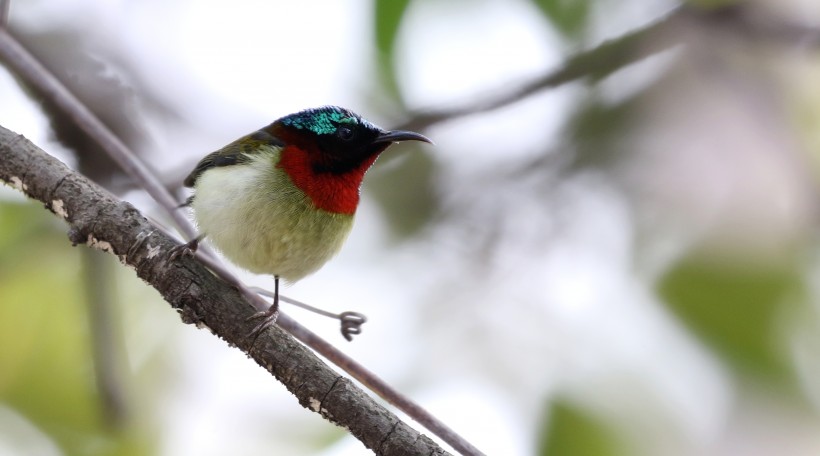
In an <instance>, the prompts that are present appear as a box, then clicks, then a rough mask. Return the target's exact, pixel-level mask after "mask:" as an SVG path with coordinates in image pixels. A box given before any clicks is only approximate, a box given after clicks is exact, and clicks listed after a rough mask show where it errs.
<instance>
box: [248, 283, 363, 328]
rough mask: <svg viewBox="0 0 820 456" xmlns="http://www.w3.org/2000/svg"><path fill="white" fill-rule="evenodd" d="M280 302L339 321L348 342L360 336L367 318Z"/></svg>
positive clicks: (265, 292)
mask: <svg viewBox="0 0 820 456" xmlns="http://www.w3.org/2000/svg"><path fill="white" fill-rule="evenodd" d="M250 289H251V291H254V292H256V293H259V294H260V295H262V296H267V297H269V298H272V297H273V296H274V294H273V293H271V292H270V291H268V290H265V289H263V288H259V287H251V288H250ZM282 300H283V301H284V302H286V303H288V304H292V305H294V306H296V307H301V308H303V309H305V310H308V311H310V312H313V313H315V314H317V315H321V316H323V317H328V318H333V319H335V320H339V321H340V322H341V324H342V325H341V330H342V336H344V338H345V339H347V340H348V341H352V340H353V336H355V335H357V334H361V333H362V325H364V324H365V323H366V322H367V317H366V316H365V315H364V314H361V313H359V312H351V311H345V312H342V313H339V314H335V313H333V312H328V311H326V310H323V309H320V308H318V307H314V306H311V305H309V304H305V303H304V302H300V301H297V300H295V299H288V298H284V299H282ZM260 313H264V312H260Z"/></svg>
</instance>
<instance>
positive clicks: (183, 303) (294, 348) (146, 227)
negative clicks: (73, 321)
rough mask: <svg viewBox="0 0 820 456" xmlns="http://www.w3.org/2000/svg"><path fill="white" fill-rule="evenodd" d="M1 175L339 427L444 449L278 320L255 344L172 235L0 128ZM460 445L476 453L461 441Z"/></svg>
mask: <svg viewBox="0 0 820 456" xmlns="http://www.w3.org/2000/svg"><path fill="white" fill-rule="evenodd" d="M0 157H2V159H0V180H2V181H4V182H6V183H8V184H9V185H11V186H12V187H14V188H16V189H17V190H20V191H21V192H23V193H25V194H26V195H27V196H29V197H31V198H34V199H37V200H39V201H41V202H43V203H44V204H45V206H46V207H47V208H48V209H49V210H51V211H52V212H53V213H55V214H56V215H57V216H59V217H61V218H62V219H64V220H65V221H66V222H67V223H68V225H69V227H70V230H69V239H70V240H71V242H73V243H74V244H75V245H76V244H86V245H88V246H90V247H94V248H97V249H99V250H102V251H104V252H108V253H112V254H114V255H116V256H117V257H118V258H119V259H120V261H121V262H122V263H123V264H125V265H127V266H130V267H132V268H134V270H135V271H136V273H137V276H139V277H140V278H141V279H143V280H144V281H146V282H147V283H149V284H150V285H151V286H153V287H154V288H156V289H157V291H159V292H160V294H161V295H162V296H163V298H164V299H165V300H166V301H167V302H168V303H169V304H171V306H172V307H174V308H175V309H176V310H177V311H178V312H179V313H180V315H181V317H182V320H183V321H184V322H185V323H189V324H196V325H197V326H205V327H208V328H209V329H210V330H211V331H212V332H213V333H214V334H216V335H217V336H219V337H221V338H222V339H224V340H225V341H226V342H228V343H229V344H230V345H233V346H236V347H237V348H239V349H240V350H242V351H243V352H245V353H246V354H248V356H250V357H251V358H253V359H254V361H256V363H257V364H259V365H260V366H262V367H264V368H265V369H267V370H268V371H269V372H271V373H272V374H273V375H274V376H275V377H276V378H277V379H278V380H279V381H280V382H282V383H283V384H284V385H285V386H286V387H287V388H288V390H289V391H290V392H291V393H293V394H294V395H295V396H296V397H297V398H298V400H299V403H300V404H302V405H303V406H304V407H306V408H309V409H310V410H312V411H314V412H317V413H320V414H321V415H322V416H323V417H325V418H326V419H328V420H330V421H332V422H333V423H336V424H338V425H340V426H343V427H345V428H346V429H348V430H349V431H350V432H351V433H352V434H353V435H354V436H355V437H356V438H358V439H359V440H361V441H362V443H364V444H365V446H367V447H368V448H370V449H372V450H374V451H375V452H376V453H377V454H383V455H443V454H447V453H446V452H445V451H444V450H443V449H442V448H440V447H439V446H437V445H436V444H435V443H434V442H433V441H432V440H430V439H429V438H428V437H426V436H423V435H421V434H419V433H418V432H417V431H415V430H414V429H412V428H411V427H410V426H408V425H407V424H405V423H404V422H402V421H401V420H400V419H399V418H398V417H396V416H395V415H394V414H393V413H391V412H390V411H388V410H387V409H385V408H384V407H383V406H381V405H380V404H378V403H377V402H376V401H374V400H373V399H372V398H371V397H370V396H368V395H367V394H366V393H364V392H363V391H362V390H360V389H359V388H358V387H356V386H355V385H354V384H353V383H352V382H351V381H350V380H348V379H347V378H346V377H344V376H340V375H339V374H337V373H336V372H335V371H333V370H332V369H330V368H329V367H328V366H327V365H325V364H324V363H323V362H322V361H321V360H319V358H317V357H316V355H314V354H313V352H311V351H310V350H308V349H307V348H306V347H305V346H303V345H302V344H300V343H299V342H297V341H296V340H295V339H293V337H291V336H290V335H288V334H287V333H286V332H285V331H283V330H282V329H280V328H278V327H275V326H274V327H272V328H271V329H270V330H269V331H267V332H266V333H265V337H260V338H259V339H258V340H257V341H256V344H255V345H253V346H252V345H251V340H250V339H249V338H247V337H246V336H247V334H248V333H249V332H250V331H251V329H252V326H253V322H249V321H248V317H249V316H251V315H253V314H254V313H255V312H256V308H255V307H254V306H253V305H252V304H251V303H249V302H248V301H246V300H245V299H243V297H242V295H241V294H240V292H239V291H238V290H237V289H236V288H234V287H232V286H230V285H228V284H226V283H225V282H223V281H221V280H219V279H218V278H216V277H215V276H214V275H213V274H212V273H211V272H210V271H209V270H208V269H206V268H205V267H204V266H203V265H202V264H201V263H200V262H198V261H195V260H194V259H191V258H186V257H183V258H179V259H177V260H174V261H169V259H168V258H169V249H171V248H172V247H173V246H174V245H176V243H175V242H174V241H173V240H172V239H171V238H169V237H168V236H166V235H165V234H163V233H162V231H161V230H160V229H158V228H157V227H155V226H153V225H152V224H150V223H149V222H148V220H146V219H145V217H143V216H142V215H141V214H140V213H139V211H137V210H136V209H135V208H134V207H133V206H131V205H130V204H129V203H127V202H123V201H120V200H118V199H116V198H115V197H113V196H112V195H110V194H109V193H108V192H106V191H105V190H104V189H102V188H100V187H98V186H97V185H96V184H94V183H93V182H91V181H89V180H88V179H86V178H85V177H84V176H82V175H80V174H77V173H76V172H74V171H72V170H71V169H69V168H68V167H66V166H65V165H64V164H62V163H61V162H59V161H58V160H56V159H55V158H53V157H51V156H50V155H48V154H46V153H45V152H43V151H42V150H41V149H39V148H37V147H36V146H35V145H33V144H32V143H31V142H29V141H28V140H26V139H25V138H24V137H22V136H20V135H16V134H14V133H13V132H11V131H9V130H7V129H5V128H3V127H0ZM460 451H464V452H465V453H467V454H479V453H478V451H477V450H475V449H472V452H471V450H470V448H468V449H466V450H463V449H460Z"/></svg>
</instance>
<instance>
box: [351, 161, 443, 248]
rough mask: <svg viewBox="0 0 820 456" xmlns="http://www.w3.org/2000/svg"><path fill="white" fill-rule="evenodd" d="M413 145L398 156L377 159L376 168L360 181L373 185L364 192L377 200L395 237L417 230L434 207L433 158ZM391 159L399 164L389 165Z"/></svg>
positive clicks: (369, 185)
mask: <svg viewBox="0 0 820 456" xmlns="http://www.w3.org/2000/svg"><path fill="white" fill-rule="evenodd" d="M414 149H416V150H413V151H411V152H408V153H405V154H402V155H403V156H402V157H401V158H400V159H399V158H392V159H388V160H385V159H384V158H387V157H384V158H383V159H381V160H380V164H379V166H378V167H377V170H374V172H372V173H370V174H369V176H368V178H367V181H366V182H365V184H364V185H365V187H371V188H373V191H368V192H367V194H368V195H371V196H372V197H373V198H375V199H376V201H377V202H378V203H379V205H380V207H381V208H382V213H384V214H385V216H386V217H385V218H386V220H387V221H388V223H390V225H391V226H390V227H391V230H390V231H391V233H392V234H393V235H395V236H397V237H399V238H404V237H408V236H412V235H413V234H414V233H416V232H418V230H419V229H421V228H422V227H424V226H425V225H426V223H427V222H428V221H429V220H430V219H431V217H432V214H433V212H434V211H435V210H436V201H437V200H436V197H435V194H434V192H433V190H432V189H433V172H434V171H435V168H434V164H433V160H432V158H431V157H430V155H429V154H427V153H425V152H423V151H421V150H419V149H418V147H417V146H415V147H414ZM394 160H400V161H401V166H400V167H395V166H391V163H389V162H392V161H394ZM384 162H388V163H384Z"/></svg>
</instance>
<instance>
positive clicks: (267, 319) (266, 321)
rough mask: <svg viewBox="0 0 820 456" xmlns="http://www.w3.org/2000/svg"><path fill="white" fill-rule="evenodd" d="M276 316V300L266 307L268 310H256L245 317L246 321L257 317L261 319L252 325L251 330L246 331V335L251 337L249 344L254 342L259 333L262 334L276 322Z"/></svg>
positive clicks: (277, 315) (277, 314)
mask: <svg viewBox="0 0 820 456" xmlns="http://www.w3.org/2000/svg"><path fill="white" fill-rule="evenodd" d="M277 318H279V303H276V302H275V303H274V304H272V305H271V306H270V307H269V308H268V310H263V311H261V312H256V313H255V314H253V315H251V316H250V317H248V318H247V320H246V321H253V320H259V319H261V320H262V321H260V322H259V324H257V325H256V326H254V328H253V329H252V330H251V332H249V333H248V337H251V338H252V339H253V343H251V346H253V345H255V344H256V339H258V338H259V335H260V334H262V332H263V331H264V330H266V329H268V328H270V327H271V326H273V325H274V324H275V323H276V319H277Z"/></svg>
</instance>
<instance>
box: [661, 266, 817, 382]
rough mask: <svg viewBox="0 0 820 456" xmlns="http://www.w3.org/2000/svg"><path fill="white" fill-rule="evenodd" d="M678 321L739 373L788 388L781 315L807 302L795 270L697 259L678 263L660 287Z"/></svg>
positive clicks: (789, 376)
mask: <svg viewBox="0 0 820 456" xmlns="http://www.w3.org/2000/svg"><path fill="white" fill-rule="evenodd" d="M659 288H660V294H661V296H662V297H663V298H664V299H665V300H666V301H667V302H668V303H669V307H670V308H671V309H672V310H673V311H674V312H675V314H676V315H678V316H679V318H680V319H681V320H682V321H683V322H684V323H685V324H686V325H688V326H689V328H691V329H692V331H693V332H695V334H697V336H699V337H700V338H701V340H703V341H705V342H706V343H707V344H709V345H710V346H711V347H712V348H714V349H715V351H717V352H718V353H719V354H720V355H722V356H723V357H724V359H725V360H726V362H727V363H728V364H729V365H730V366H732V367H733V368H734V369H735V370H736V371H737V372H738V373H739V374H741V375H749V376H752V378H757V379H759V380H762V381H766V382H770V383H772V384H778V385H780V386H782V387H785V388H793V387H794V386H795V385H794V372H793V370H792V365H791V362H790V360H789V358H788V356H787V353H786V351H785V347H784V346H783V345H782V344H783V338H782V334H780V333H779V330H780V329H781V323H782V321H783V320H782V317H783V316H784V314H785V313H786V312H787V311H788V310H790V308H793V307H794V306H796V305H800V304H801V303H803V302H805V300H806V291H805V286H804V284H803V282H802V276H801V271H800V268H799V267H797V265H792V266H790V267H789V266H773V265H772V266H768V267H767V266H765V265H749V264H732V263H729V264H726V263H725V262H716V261H713V260H710V259H707V258H704V257H701V256H692V257H690V258H686V259H684V260H683V261H681V262H680V263H678V264H677V265H676V266H675V267H674V268H673V269H672V270H670V271H669V272H668V273H667V274H666V275H665V277H663V278H662V279H661V281H660V284H659Z"/></svg>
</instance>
